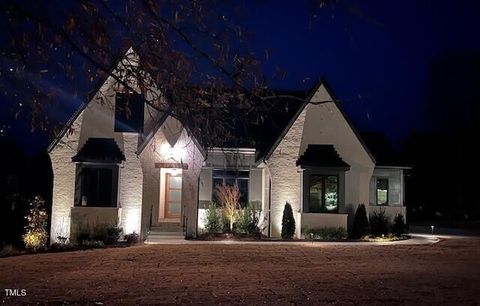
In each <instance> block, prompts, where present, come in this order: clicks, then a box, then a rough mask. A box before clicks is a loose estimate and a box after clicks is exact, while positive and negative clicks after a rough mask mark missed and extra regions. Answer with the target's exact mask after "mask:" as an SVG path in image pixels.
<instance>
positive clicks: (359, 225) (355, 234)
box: [352, 204, 370, 239]
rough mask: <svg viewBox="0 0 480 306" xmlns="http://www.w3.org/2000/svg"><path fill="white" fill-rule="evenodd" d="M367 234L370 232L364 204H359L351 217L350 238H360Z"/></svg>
mask: <svg viewBox="0 0 480 306" xmlns="http://www.w3.org/2000/svg"><path fill="white" fill-rule="evenodd" d="M368 234H370V226H369V224H368V218H367V210H366V209H365V205H363V204H360V205H358V207H357V211H356V212H355V217H354V219H353V229H352V238H354V239H360V238H362V237H363V236H366V235H368Z"/></svg>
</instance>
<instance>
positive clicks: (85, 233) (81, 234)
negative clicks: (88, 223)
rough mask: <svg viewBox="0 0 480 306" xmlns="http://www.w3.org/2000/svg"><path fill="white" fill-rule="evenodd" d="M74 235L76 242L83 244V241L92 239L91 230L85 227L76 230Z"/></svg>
mask: <svg viewBox="0 0 480 306" xmlns="http://www.w3.org/2000/svg"><path fill="white" fill-rule="evenodd" d="M74 237H75V241H74V243H76V244H81V243H82V241H84V240H89V239H90V231H89V230H87V229H85V228H82V229H80V230H77V231H75V235H74Z"/></svg>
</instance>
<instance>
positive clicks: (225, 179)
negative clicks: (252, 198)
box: [212, 169, 249, 207]
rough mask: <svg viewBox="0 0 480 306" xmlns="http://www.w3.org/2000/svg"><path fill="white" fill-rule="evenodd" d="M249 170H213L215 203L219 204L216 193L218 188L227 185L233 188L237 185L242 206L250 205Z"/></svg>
mask: <svg viewBox="0 0 480 306" xmlns="http://www.w3.org/2000/svg"><path fill="white" fill-rule="evenodd" d="M248 178H249V172H248V170H225V169H222V170H213V172H212V180H213V184H212V187H213V191H212V195H213V199H212V200H213V202H215V203H218V202H219V201H218V198H217V195H216V192H215V187H216V186H219V185H220V186H221V185H226V186H233V185H237V186H238V190H239V191H240V205H241V206H242V207H245V206H246V205H247V203H248Z"/></svg>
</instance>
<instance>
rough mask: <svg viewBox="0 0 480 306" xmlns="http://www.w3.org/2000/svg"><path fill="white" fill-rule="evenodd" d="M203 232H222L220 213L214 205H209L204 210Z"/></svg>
mask: <svg viewBox="0 0 480 306" xmlns="http://www.w3.org/2000/svg"><path fill="white" fill-rule="evenodd" d="M203 222H205V230H206V231H207V232H208V233H210V234H214V233H218V232H220V231H222V213H221V211H220V210H219V209H218V207H217V206H216V205H215V204H214V203H210V204H209V205H208V208H207V209H206V210H205V218H204V220H203Z"/></svg>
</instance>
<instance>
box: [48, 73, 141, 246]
mask: <svg viewBox="0 0 480 306" xmlns="http://www.w3.org/2000/svg"><path fill="white" fill-rule="evenodd" d="M120 65H121V64H120ZM113 73H116V71H114V72H113ZM120 87H121V86H119V85H118V84H117V83H116V81H115V80H114V79H113V78H112V77H108V78H107V79H106V81H105V82H104V84H103V85H102V86H101V88H100V89H99V90H98V92H97V93H96V94H95V96H94V97H93V98H92V99H91V100H90V101H89V103H88V105H87V106H86V107H85V109H83V111H82V112H81V113H80V115H79V116H78V117H77V118H76V119H75V120H74V122H73V124H72V125H71V128H70V131H69V132H67V133H66V134H65V135H64V136H63V137H62V138H61V140H60V141H59V142H58V144H57V145H56V146H55V147H54V148H53V149H52V150H51V152H49V155H50V159H51V162H52V169H53V176H54V177H53V195H52V223H51V229H50V232H51V242H55V241H56V237H57V236H65V237H69V236H70V234H71V227H72V222H71V217H72V215H71V208H72V207H73V206H74V197H75V169H76V165H75V163H73V162H72V157H73V156H75V155H76V154H77V152H78V151H79V150H80V149H81V148H82V146H83V145H84V144H85V143H86V141H87V140H88V138H92V137H96V138H113V139H114V140H115V142H116V143H117V145H118V147H119V148H120V150H121V151H122V152H123V153H124V155H125V157H126V159H127V160H126V162H125V163H123V164H122V165H121V166H120V169H119V183H118V190H119V194H118V206H119V207H121V208H122V209H121V211H122V213H121V217H120V220H119V223H120V226H122V227H124V233H131V232H134V231H135V232H137V233H140V231H141V227H140V216H141V208H142V206H141V198H142V184H143V183H142V172H141V171H142V168H141V167H140V163H139V161H138V159H137V157H136V154H135V152H136V151H137V145H138V134H129V133H116V132H115V131H114V109H115V91H116V90H118V89H119V88H120ZM100 98H101V99H100ZM101 221H102V220H99V222H101Z"/></svg>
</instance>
